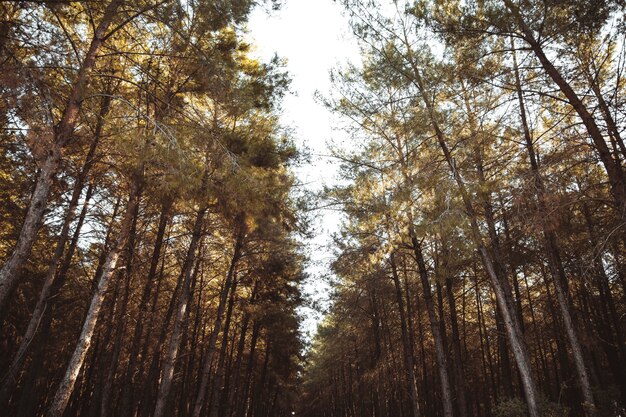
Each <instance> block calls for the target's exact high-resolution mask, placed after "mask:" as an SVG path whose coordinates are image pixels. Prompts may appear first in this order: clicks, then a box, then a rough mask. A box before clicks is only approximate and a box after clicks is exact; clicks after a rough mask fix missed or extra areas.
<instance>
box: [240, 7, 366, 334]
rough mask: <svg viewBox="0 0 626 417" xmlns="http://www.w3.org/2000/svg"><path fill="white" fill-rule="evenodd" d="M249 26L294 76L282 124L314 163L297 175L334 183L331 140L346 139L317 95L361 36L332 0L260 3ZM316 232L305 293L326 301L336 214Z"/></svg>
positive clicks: (263, 52)
mask: <svg viewBox="0 0 626 417" xmlns="http://www.w3.org/2000/svg"><path fill="white" fill-rule="evenodd" d="M248 29H249V31H250V38H251V40H252V42H253V43H254V44H255V45H256V48H257V51H256V54H257V55H258V56H259V57H260V58H262V59H263V60H265V61H267V60H269V59H270V58H271V57H272V56H273V55H274V54H278V56H280V57H282V58H286V59H287V70H288V71H289V73H290V74H291V77H292V79H293V81H292V84H291V88H292V90H293V92H294V93H295V94H293V95H289V96H287V97H286V98H285V100H284V102H283V109H284V115H283V123H284V124H285V125H287V126H291V127H293V128H294V129H295V131H296V135H295V140H296V142H297V144H298V145H300V147H306V148H308V149H309V150H310V152H311V153H312V154H313V157H312V164H311V165H309V166H306V167H302V168H301V169H298V172H297V175H298V177H299V179H300V181H301V182H302V183H304V184H306V186H307V188H309V189H311V190H314V191H317V190H320V189H321V188H322V187H323V185H332V184H333V183H334V182H335V177H336V174H337V161H336V160H332V159H329V158H325V157H323V156H321V155H327V154H328V153H329V152H328V149H327V146H326V144H327V143H328V142H329V141H330V140H331V139H332V140H333V141H335V142H338V141H342V140H343V139H344V136H343V134H342V132H340V131H337V130H334V129H333V119H334V116H333V115H332V114H330V113H329V112H328V111H327V110H326V109H325V108H324V107H323V106H322V105H321V104H320V103H317V102H316V100H315V99H314V95H315V93H316V91H319V92H320V93H322V94H323V95H327V93H328V92H329V91H330V79H329V71H330V69H331V68H333V67H335V66H337V65H338V64H341V63H345V62H347V61H352V62H357V61H358V60H359V53H358V47H357V42H356V40H355V39H354V38H353V37H352V36H351V32H350V28H349V26H348V20H347V18H346V17H345V16H344V15H343V14H342V7H341V6H340V5H339V4H337V3H335V2H334V1H333V0H287V1H286V2H285V4H284V5H283V7H282V8H281V9H280V10H279V11H277V12H272V13H271V14H270V15H268V14H267V12H266V11H264V10H263V9H261V8H259V9H257V10H256V11H255V12H254V13H253V14H252V16H251V18H250V21H249V24H248ZM314 217H315V218H316V223H317V224H316V232H317V237H316V238H315V239H314V240H313V241H311V242H309V248H308V255H309V257H310V258H311V260H312V261H313V262H312V266H311V267H310V268H309V269H308V270H307V272H308V273H309V274H310V275H311V278H310V280H309V282H307V283H306V284H305V285H304V288H303V290H304V292H305V294H307V295H308V296H309V297H311V299H312V300H313V301H315V302H318V303H321V304H322V305H324V304H325V300H326V299H327V296H328V291H329V287H328V285H327V283H326V282H325V278H324V277H325V276H326V274H328V271H329V267H328V265H329V262H330V261H331V252H330V251H329V249H328V244H329V243H330V237H331V233H332V232H334V231H336V230H338V225H339V217H338V215H337V213H333V212H330V211H323V210H322V211H319V212H317V213H315V216H314ZM302 312H303V314H304V316H305V321H304V328H303V330H304V331H305V332H306V333H308V336H311V335H312V333H313V332H314V331H315V329H316V326H317V324H318V322H319V320H320V319H321V318H322V316H321V314H320V312H319V311H316V310H315V309H311V308H303V310H302Z"/></svg>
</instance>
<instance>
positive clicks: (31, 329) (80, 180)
mask: <svg viewBox="0 0 626 417" xmlns="http://www.w3.org/2000/svg"><path fill="white" fill-rule="evenodd" d="M110 101H111V100H110V98H109V97H108V96H107V97H104V98H103V100H102V106H101V107H100V114H99V116H98V122H97V125H96V129H95V133H94V139H93V141H92V142H91V145H90V147H89V151H88V152H87V156H86V158H85V162H84V164H83V167H82V168H81V171H80V173H79V174H78V176H77V178H76V182H75V184H74V189H73V191H72V197H71V199H70V203H69V205H68V208H67V210H66V214H65V220H64V221H63V226H62V227H61V231H60V233H59V239H58V241H57V244H56V248H55V250H54V254H53V255H52V259H51V260H50V263H49V264H48V271H47V273H46V278H45V279H44V284H43V287H42V289H41V292H40V293H39V299H38V300H37V304H36V305H35V308H34V309H33V313H32V315H31V318H30V321H29V322H28V326H27V327H26V331H25V332H24V336H23V338H22V341H21V342H20V346H19V348H18V350H17V353H16V354H15V357H14V359H13V361H12V362H11V365H10V367H9V369H8V370H7V372H6V374H5V375H4V377H3V379H2V381H3V382H2V388H0V404H4V402H5V400H6V398H7V396H8V394H9V392H10V391H11V390H12V389H13V388H14V387H15V384H16V383H17V374H18V373H19V371H20V369H21V367H22V364H23V363H24V360H25V359H26V354H27V352H28V348H29V347H30V345H31V342H32V341H33V339H34V337H35V333H36V332H37V330H38V329H39V325H40V323H41V320H42V318H43V315H44V313H45V311H46V309H47V307H48V303H49V299H50V295H51V294H52V293H53V288H54V287H55V281H58V279H59V274H58V272H59V263H60V261H61V258H62V257H63V254H64V253H65V245H66V243H67V241H68V238H69V234H70V226H71V224H72V222H73V221H74V214H75V212H76V208H77V207H78V202H79V200H80V196H81V194H82V192H83V187H84V184H85V181H86V179H87V177H88V175H89V171H90V170H91V167H92V166H93V164H94V157H95V153H96V149H97V147H98V143H99V141H100V137H101V134H102V128H103V126H104V117H105V116H106V114H107V113H108V110H109V105H110ZM92 191H93V186H92V185H90V186H89V189H88V190H87V195H86V196H85V202H88V201H89V200H90V198H91V193H92ZM81 217H82V218H83V219H84V215H83V214H82V213H81ZM79 222H80V225H79V226H77V229H78V230H80V226H82V221H81V220H79Z"/></svg>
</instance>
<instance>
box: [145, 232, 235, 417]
mask: <svg viewBox="0 0 626 417" xmlns="http://www.w3.org/2000/svg"><path fill="white" fill-rule="evenodd" d="M237 228H238V229H240V230H238V231H237V232H236V237H235V248H234V251H233V256H232V258H231V261H230V267H229V268H228V273H227V274H226V280H225V281H224V287H223V288H222V291H221V293H220V298H219V303H218V306H217V312H216V316H215V321H214V323H213V330H212V332H211V338H210V339H209V346H208V347H207V350H206V354H205V355H204V365H203V367H202V377H201V380H200V385H199V388H198V395H197V397H196V399H195V401H194V406H193V413H192V416H193V417H200V413H201V412H202V408H203V407H204V403H205V397H206V394H207V391H208V386H209V377H210V375H211V363H212V362H213V356H214V354H215V346H216V345H217V338H218V335H219V333H220V331H221V329H222V320H223V319H224V312H225V310H226V304H227V303H226V300H227V298H228V294H229V292H230V288H231V286H232V285H233V280H234V275H235V268H236V266H237V262H238V261H239V258H240V257H241V250H242V249H243V239H244V236H245V229H244V226H243V225H237ZM155 417H157V416H155Z"/></svg>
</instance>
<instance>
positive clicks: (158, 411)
mask: <svg viewBox="0 0 626 417" xmlns="http://www.w3.org/2000/svg"><path fill="white" fill-rule="evenodd" d="M207 209H208V208H207V206H204V207H202V208H201V209H200V210H199V211H198V214H197V215H196V221H195V224H194V227H193V234H192V237H191V242H190V243H189V249H188V250H187V255H186V256H185V262H184V264H183V268H182V270H181V281H182V285H181V292H180V295H179V299H178V306H177V308H176V316H175V319H174V328H173V329H172V333H171V336H170V342H169V345H168V348H167V352H166V354H165V363H164V365H163V372H162V374H161V382H160V384H159V389H158V393H157V400H156V406H155V408H154V417H163V416H164V415H165V411H166V406H167V399H168V397H169V394H170V390H171V388H172V381H173V379H174V368H175V367H176V360H177V359H178V349H179V347H180V339H181V336H182V334H183V330H184V326H185V322H186V321H187V317H188V315H189V310H188V309H187V306H188V304H189V300H190V298H191V275H192V274H191V272H192V267H193V264H194V260H195V257H196V248H197V247H198V243H199V242H200V239H201V238H202V230H203V223H204V216H205V214H206V212H207Z"/></svg>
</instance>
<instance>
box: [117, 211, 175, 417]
mask: <svg viewBox="0 0 626 417" xmlns="http://www.w3.org/2000/svg"><path fill="white" fill-rule="evenodd" d="M171 208H172V200H171V199H166V200H165V201H164V202H163V204H162V206H161V213H160V215H159V225H158V227H157V234H156V237H155V241H154V249H153V251H152V257H151V258H150V268H149V270H148V275H147V277H146V284H145V286H144V290H143V293H142V295H141V300H140V302H139V311H138V314H137V319H136V320H137V322H136V325H135V330H134V332H133V338H132V341H131V345H130V349H129V361H128V366H127V368H126V376H125V377H124V381H125V389H124V390H123V391H122V398H121V400H120V407H119V409H118V412H119V415H124V416H128V415H129V414H130V411H131V408H132V407H131V403H132V401H133V395H134V392H135V389H134V385H135V381H134V379H135V373H136V371H137V365H138V363H137V355H139V347H140V341H141V336H142V335H143V327H144V321H145V317H146V314H147V313H148V301H149V299H150V295H151V293H152V291H153V289H155V287H156V285H155V283H156V281H157V278H158V276H157V268H158V266H159V260H160V259H161V250H162V248H163V239H164V237H165V231H166V228H167V225H168V223H169V218H170V211H171Z"/></svg>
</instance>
